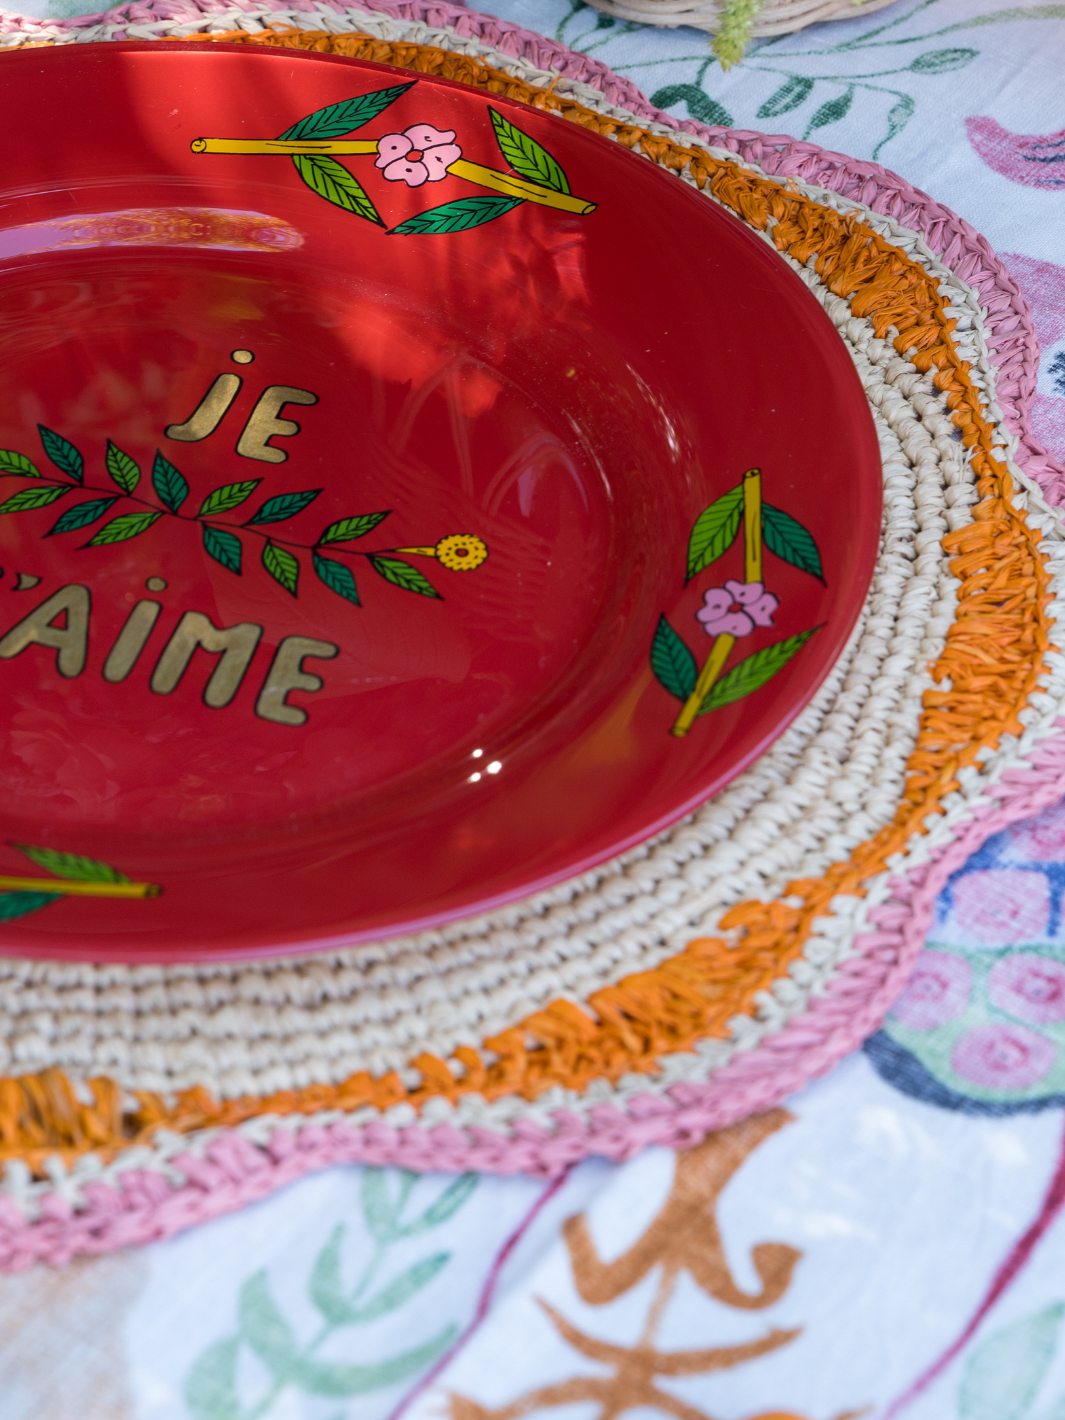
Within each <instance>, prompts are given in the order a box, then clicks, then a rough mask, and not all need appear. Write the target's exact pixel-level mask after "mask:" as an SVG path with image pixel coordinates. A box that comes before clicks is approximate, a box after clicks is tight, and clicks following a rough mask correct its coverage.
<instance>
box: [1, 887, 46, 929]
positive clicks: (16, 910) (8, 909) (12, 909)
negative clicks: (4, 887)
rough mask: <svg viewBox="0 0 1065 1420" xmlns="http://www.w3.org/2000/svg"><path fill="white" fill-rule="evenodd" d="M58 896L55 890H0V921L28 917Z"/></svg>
mask: <svg viewBox="0 0 1065 1420" xmlns="http://www.w3.org/2000/svg"><path fill="white" fill-rule="evenodd" d="M57 897H59V893H57V892H0V922H12V921H14V919H15V918H16V917H28V916H29V914H30V913H31V912H39V911H40V909H41V908H42V907H47V906H48V904H49V903H50V902H55V900H56V898H57Z"/></svg>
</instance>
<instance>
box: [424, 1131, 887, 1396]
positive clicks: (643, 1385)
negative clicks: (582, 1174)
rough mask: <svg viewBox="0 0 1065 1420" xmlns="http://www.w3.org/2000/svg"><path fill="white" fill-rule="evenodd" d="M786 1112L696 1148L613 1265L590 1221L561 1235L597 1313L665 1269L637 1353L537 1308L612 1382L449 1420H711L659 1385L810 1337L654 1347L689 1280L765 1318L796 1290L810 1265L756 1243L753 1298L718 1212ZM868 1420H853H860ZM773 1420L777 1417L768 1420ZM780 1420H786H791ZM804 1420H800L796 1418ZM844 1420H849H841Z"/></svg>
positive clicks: (579, 1385)
mask: <svg viewBox="0 0 1065 1420" xmlns="http://www.w3.org/2000/svg"><path fill="white" fill-rule="evenodd" d="M792 1118H793V1116H792V1115H790V1114H789V1113H788V1112H787V1110H783V1109H773V1110H770V1111H769V1112H768V1113H766V1114H761V1115H756V1116H755V1117H754V1118H753V1119H746V1120H744V1121H743V1122H742V1123H741V1124H734V1125H732V1126H731V1127H730V1128H728V1129H722V1130H721V1131H720V1132H719V1133H717V1134H711V1135H710V1137H709V1138H708V1139H707V1140H705V1142H704V1143H702V1144H701V1145H699V1147H698V1148H696V1149H692V1150H691V1152H690V1153H684V1154H679V1155H678V1156H677V1165H676V1172H675V1173H674V1176H673V1186H672V1188H671V1189H670V1191H669V1196H668V1198H667V1199H666V1201H665V1203H664V1204H663V1205H662V1207H661V1208H660V1209H659V1211H658V1214H657V1215H656V1217H655V1218H654V1219H653V1221H652V1222H651V1223H650V1225H649V1226H648V1228H647V1229H646V1231H645V1232H644V1233H643V1235H642V1236H641V1237H640V1238H639V1240H638V1241H637V1242H635V1243H634V1244H633V1245H632V1247H630V1248H629V1250H628V1251H627V1252H625V1253H622V1255H621V1256H620V1257H618V1258H615V1259H614V1261H613V1262H603V1260H602V1259H601V1258H600V1256H599V1254H598V1252H597V1250H596V1247H595V1243H594V1242H593V1241H592V1235H591V1232H590V1230H589V1228H588V1223H587V1220H586V1218H585V1216H584V1214H578V1215H577V1216H576V1217H573V1218H570V1219H569V1220H568V1221H567V1222H566V1224H565V1225H564V1227H563V1236H564V1238H565V1240H566V1247H567V1249H568V1251H569V1257H570V1264H571V1266H572V1268H573V1279H574V1282H575V1284H576V1287H577V1291H578V1292H579V1293H580V1296H581V1298H582V1299H583V1300H584V1301H585V1302H588V1303H589V1304H590V1305H591V1306H604V1305H605V1304H606V1303H608V1302H613V1301H615V1300H616V1299H617V1298H618V1297H620V1296H622V1295H623V1294H624V1293H625V1292H628V1291H630V1290H631V1289H632V1288H633V1287H635V1286H636V1285H637V1284H638V1283H640V1282H642V1281H643V1279H644V1278H645V1277H646V1276H647V1274H648V1273H649V1272H650V1271H651V1269H652V1268H654V1267H661V1275H660V1276H659V1279H658V1288H657V1291H656V1293H655V1296H654V1300H653V1301H652V1303H651V1306H650V1308H649V1309H648V1313H647V1317H646V1320H645V1322H644V1327H643V1334H642V1335H641V1336H640V1339H639V1340H638V1341H637V1342H636V1344H635V1345H634V1346H622V1345H618V1344H616V1343H614V1342H609V1341H600V1340H598V1339H597V1338H596V1337H592V1336H587V1335H585V1333H584V1332H582V1331H579V1330H578V1329H577V1327H575V1326H574V1325H573V1324H572V1323H571V1322H569V1321H567V1320H566V1318H565V1317H564V1316H562V1315H561V1313H559V1312H558V1311H556V1310H555V1308H554V1307H553V1306H551V1305H550V1304H549V1303H548V1302H545V1301H544V1300H543V1299H542V1298H539V1297H538V1298H537V1301H538V1302H539V1304H540V1306H541V1307H543V1309H544V1311H545V1312H546V1313H547V1315H548V1317H549V1318H550V1320H551V1323H552V1325H553V1326H554V1328H555V1330H556V1331H557V1332H558V1334H559V1336H561V1337H562V1339H563V1340H564V1341H567V1342H568V1343H569V1344H570V1345H571V1346H572V1347H573V1349H574V1350H575V1351H578V1352H579V1353H580V1354H581V1355H582V1356H584V1357H586V1358H587V1359H588V1360H589V1361H596V1362H598V1363H599V1364H601V1365H604V1366H609V1367H610V1370H611V1374H610V1375H608V1376H573V1377H571V1378H570V1379H569V1380H565V1381H559V1382H556V1383H555V1384H553V1385H544V1386H539V1387H537V1388H536V1389H535V1390H531V1391H527V1392H526V1393H525V1394H524V1395H521V1396H519V1397H518V1398H517V1399H516V1400H512V1401H511V1402H510V1403H509V1404H508V1405H503V1406H500V1407H499V1408H498V1409H495V1410H491V1409H488V1408H486V1407H485V1406H483V1405H480V1404H479V1403H478V1402H477V1401H474V1400H470V1399H469V1398H468V1397H466V1396H462V1395H455V1394H452V1395H450V1396H449V1397H448V1399H449V1402H450V1420H520V1417H522V1416H525V1415H530V1414H532V1413H533V1412H534V1411H539V1410H541V1409H548V1408H551V1407H553V1406H559V1405H573V1404H576V1403H577V1402H578V1401H594V1402H595V1404H596V1405H598V1406H599V1411H598V1414H597V1415H596V1417H595V1420H615V1417H617V1416H620V1415H623V1414H625V1413H626V1412H627V1411H630V1410H635V1409H637V1408H639V1407H647V1408H650V1409H653V1410H658V1411H660V1412H662V1413H664V1414H666V1415H672V1416H675V1417H676V1420H712V1417H710V1416H708V1415H706V1414H705V1413H704V1412H703V1411H701V1410H697V1409H696V1408H695V1407H694V1406H692V1405H689V1404H688V1403H687V1402H686V1401H683V1400H681V1399H680V1398H679V1397H678V1396H675V1395H671V1394H669V1393H668V1392H667V1391H664V1390H660V1389H659V1387H658V1386H657V1385H656V1383H655V1382H656V1378H657V1377H674V1376H678V1377H679V1376H701V1375H709V1374H710V1373H711V1372H713V1371H724V1370H729V1369H731V1368H732V1367H733V1366H739V1365H742V1364H743V1362H744V1361H752V1360H754V1359H755V1358H756V1357H758V1356H764V1355H767V1354H768V1353H769V1352H771V1351H776V1350H778V1349H779V1348H780V1347H781V1346H786V1345H788V1343H789V1342H791V1341H794V1340H795V1338H796V1337H797V1336H799V1335H800V1334H801V1331H802V1328H801V1327H795V1328H793V1329H791V1330H788V1331H785V1330H782V1329H781V1328H779V1327H773V1328H771V1329H770V1330H769V1331H767V1332H766V1333H765V1334H764V1335H762V1336H760V1337H757V1338H756V1339H755V1340H753V1341H747V1342H743V1343H742V1344H740V1345H733V1346H711V1347H706V1348H703V1349H700V1350H697V1351H662V1350H659V1349H658V1347H657V1346H656V1345H655V1344H654V1337H655V1333H656V1331H657V1330H658V1326H659V1323H660V1322H661V1320H662V1317H663V1315H664V1313H665V1310H666V1307H667V1306H668V1305H669V1302H670V1299H671V1297H672V1295H673V1290H674V1287H675V1286H676V1282H677V1278H678V1277H679V1276H680V1274H681V1273H682V1272H685V1271H686V1272H688V1273H689V1274H690V1275H691V1277H692V1279H693V1281H694V1282H695V1284H696V1285H697V1286H698V1287H699V1288H701V1290H702V1291H704V1292H705V1293H706V1295H707V1296H708V1297H712V1298H713V1299H714V1300H715V1301H718V1302H722V1303H724V1305H725V1306H729V1307H737V1308H740V1309H742V1310H745V1311H757V1310H760V1309H762V1308H764V1307H769V1306H772V1305H773V1303H774V1302H776V1301H779V1300H780V1298H781V1297H782V1296H783V1295H784V1293H785V1292H786V1291H787V1290H788V1287H789V1286H790V1284H791V1277H792V1273H793V1271H794V1270H795V1265H796V1263H797V1262H798V1261H799V1259H800V1258H801V1256H802V1253H801V1252H798V1251H797V1250H796V1249H795V1248H793V1247H788V1246H787V1245H786V1244H785V1243H758V1244H757V1245H756V1246H755V1247H754V1248H753V1249H752V1250H751V1259H752V1262H753V1263H754V1268H755V1271H756V1272H757V1273H758V1276H759V1279H760V1280H761V1283H762V1287H761V1291H759V1292H757V1293H754V1294H752V1293H750V1292H745V1291H743V1289H742V1288H741V1287H740V1286H739V1285H738V1284H737V1283H736V1281H735V1280H734V1278H733V1276H732V1273H731V1271H730V1269H729V1265H728V1260H727V1258H726V1256H725V1249H724V1246H723V1244H722V1241H721V1230H720V1228H719V1226H718V1222H717V1205H718V1199H719V1198H720V1196H721V1192H722V1190H723V1189H724V1187H725V1185H726V1184H727V1183H728V1181H729V1179H731V1178H732V1176H733V1174H735V1173H736V1171H737V1169H738V1168H739V1167H740V1165H741V1164H742V1163H743V1161H744V1160H745V1159H746V1158H747V1157H748V1155H750V1154H752V1153H753V1152H754V1150H755V1149H757V1148H758V1146H759V1145H760V1144H762V1143H764V1142H765V1140H766V1139H768V1138H769V1136H770V1135H771V1134H775V1133H776V1131H777V1130H778V1129H780V1128H782V1127H783V1126H784V1125H785V1124H789V1123H791V1121H792ZM859 1413H861V1412H851V1414H853V1415H856V1414H859ZM766 1420H774V1417H766ZM776 1420H788V1418H787V1417H785V1416H784V1415H783V1414H781V1415H779V1416H778V1417H776ZM790 1420H801V1417H799V1416H795V1417H790ZM841 1420H842V1417H841Z"/></svg>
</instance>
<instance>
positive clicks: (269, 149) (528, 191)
mask: <svg viewBox="0 0 1065 1420" xmlns="http://www.w3.org/2000/svg"><path fill="white" fill-rule="evenodd" d="M191 146H192V151H193V152H194V153H242V154H244V155H245V156H247V155H257V156H260V157H270V156H273V157H277V156H278V155H281V156H288V157H292V156H293V154H296V153H307V154H315V153H318V154H322V153H325V154H328V155H329V156H331V157H351V156H352V155H353V154H359V153H364V154H365V153H376V152H377V139H376V138H333V139H329V140H327V141H323V142H320V143H315V142H313V141H312V140H309V139H306V138H194V139H193V140H192V145H191ZM448 172H449V173H451V174H453V175H454V176H455V177H458V178H465V179H466V181H467V182H475V183H477V184H478V186H480V187H490V188H492V189H493V191H495V192H503V193H506V195H507V196H508V197H520V198H521V199H522V200H523V201H524V202H538V203H539V204H540V205H541V206H542V207H557V208H559V209H560V210H561V211H563V212H578V213H580V214H581V215H582V216H583V215H584V214H585V213H588V212H594V211H595V206H596V204H595V203H594V202H586V201H585V199H584V198H583V197H573V196H571V195H570V194H569V193H567V192H554V191H552V189H551V188H549V187H541V186H540V184H539V183H536V182H526V181H525V179H524V178H520V177H514V176H513V175H512V174H511V173H500V172H497V171H496V169H495V168H485V167H482V166H481V164H480V163H468V162H467V161H466V159H465V158H456V159H455V161H454V162H453V163H452V164H451V166H450V167H449V168H448Z"/></svg>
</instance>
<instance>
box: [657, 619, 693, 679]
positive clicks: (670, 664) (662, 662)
mask: <svg viewBox="0 0 1065 1420" xmlns="http://www.w3.org/2000/svg"><path fill="white" fill-rule="evenodd" d="M651 669H652V670H653V671H654V673H655V676H656V677H657V679H658V681H659V683H660V684H661V685H664V686H665V688H666V689H667V690H668V691H669V693H670V695H675V696H676V697H677V699H678V700H687V698H688V696H689V695H690V694H691V693H692V691H693V690H694V689H695V682H696V680H698V678H699V671H698V668H697V667H696V664H695V657H694V656H693V655H692V653H691V651H689V649H688V647H687V646H686V645H685V644H684V642H683V641H682V640H681V638H680V637H679V636H678V635H677V633H676V632H675V631H674V630H673V628H672V626H670V624H669V622H668V621H667V620H666V618H665V617H664V616H660V617H659V618H658V625H657V626H656V627H655V639H654V640H653V641H652V643H651Z"/></svg>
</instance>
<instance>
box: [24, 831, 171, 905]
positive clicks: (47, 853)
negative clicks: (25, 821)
mask: <svg viewBox="0 0 1065 1420" xmlns="http://www.w3.org/2000/svg"><path fill="white" fill-rule="evenodd" d="M11 847H12V848H15V849H16V850H17V851H18V852H19V853H22V854H24V855H25V856H26V857H27V858H29V860H30V862H31V863H35V864H36V865H37V867H39V868H44V869H45V871H46V872H49V873H52V874H53V875H54V876H53V877H50V878H31V877H13V876H11V875H10V874H0V922H12V921H14V919H15V918H16V917H28V916H29V914H30V913H31V912H39V911H40V910H41V908H42V907H48V906H49V905H50V904H51V903H53V902H58V901H59V899H60V898H61V897H126V898H144V897H158V896H159V894H160V893H161V892H162V888H161V887H159V886H158V884H157V883H135V882H131V881H130V879H129V878H127V877H126V875H125V873H120V872H119V871H118V869H117V868H112V867H111V866H110V865H109V864H108V863H100V862H97V860H96V859H95V858H83V857H82V856H81V855H80V854H78V853H60V852H58V851H57V850H56V849H54V848H35V847H33V846H32V845H30V844H28V843H13V844H12V845H11Z"/></svg>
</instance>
